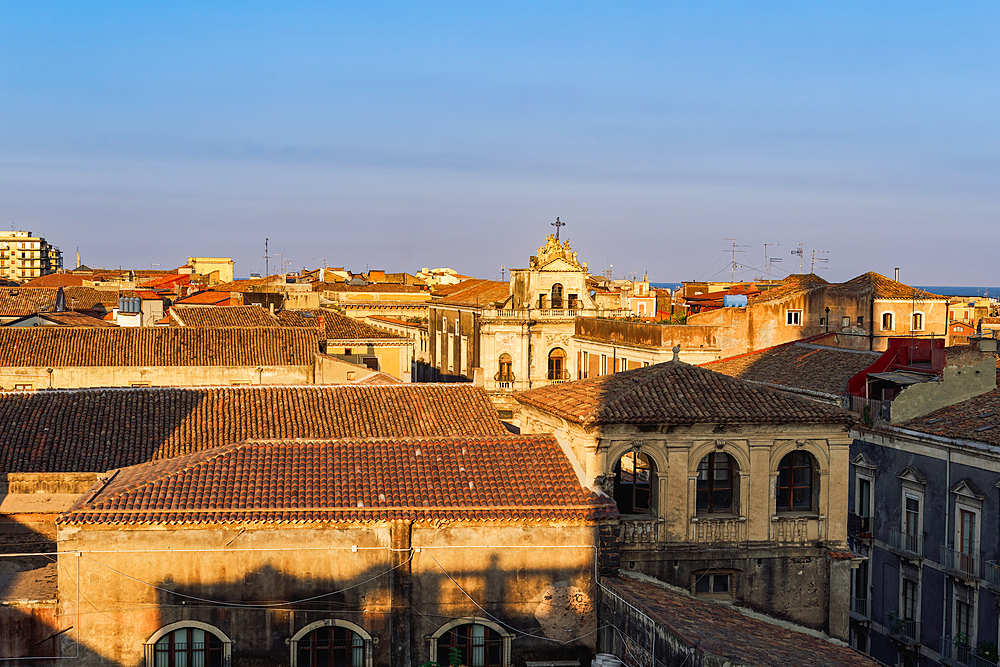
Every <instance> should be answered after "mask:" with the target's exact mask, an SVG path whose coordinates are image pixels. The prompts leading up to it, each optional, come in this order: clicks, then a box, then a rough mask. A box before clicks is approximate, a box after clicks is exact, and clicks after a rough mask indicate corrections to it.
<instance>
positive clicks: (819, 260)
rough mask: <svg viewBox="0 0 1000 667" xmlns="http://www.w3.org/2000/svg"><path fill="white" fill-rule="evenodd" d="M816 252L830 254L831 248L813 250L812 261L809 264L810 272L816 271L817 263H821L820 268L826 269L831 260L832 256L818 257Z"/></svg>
mask: <svg viewBox="0 0 1000 667" xmlns="http://www.w3.org/2000/svg"><path fill="white" fill-rule="evenodd" d="M816 253H820V254H823V253H826V254H828V255H829V254H830V251H829V250H813V251H812V263H811V264H810V265H809V273H816V265H817V264H820V265H821V266H820V267H819V268H820V269H825V268H826V264H827V262H829V261H830V258H828V257H817V256H816Z"/></svg>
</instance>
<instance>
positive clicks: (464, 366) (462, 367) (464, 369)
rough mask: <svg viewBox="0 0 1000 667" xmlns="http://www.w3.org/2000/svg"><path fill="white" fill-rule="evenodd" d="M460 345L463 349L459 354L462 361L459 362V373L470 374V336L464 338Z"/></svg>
mask: <svg viewBox="0 0 1000 667" xmlns="http://www.w3.org/2000/svg"><path fill="white" fill-rule="evenodd" d="M458 344H459V346H460V347H461V349H460V351H459V353H460V355H461V359H460V361H459V368H458V372H459V373H468V370H469V337H468V336H462V339H461V340H460V341H459V343H458Z"/></svg>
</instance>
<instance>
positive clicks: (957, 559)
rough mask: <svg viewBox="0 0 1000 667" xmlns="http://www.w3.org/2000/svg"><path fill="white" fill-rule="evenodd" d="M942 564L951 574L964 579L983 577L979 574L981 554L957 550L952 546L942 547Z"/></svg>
mask: <svg viewBox="0 0 1000 667" xmlns="http://www.w3.org/2000/svg"><path fill="white" fill-rule="evenodd" d="M941 565H942V566H944V569H946V570H947V571H948V573H949V574H953V575H957V576H959V577H962V578H963V579H981V578H982V577H980V575H979V556H978V555H976V554H967V553H965V552H963V551H955V550H954V549H952V548H950V547H941Z"/></svg>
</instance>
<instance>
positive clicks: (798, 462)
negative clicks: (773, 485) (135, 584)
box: [775, 451, 816, 512]
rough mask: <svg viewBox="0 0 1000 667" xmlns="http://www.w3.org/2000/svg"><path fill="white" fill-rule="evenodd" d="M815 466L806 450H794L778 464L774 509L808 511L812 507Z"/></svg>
mask: <svg viewBox="0 0 1000 667" xmlns="http://www.w3.org/2000/svg"><path fill="white" fill-rule="evenodd" d="M815 470H816V466H815V465H814V464H813V457H812V456H811V455H810V454H808V453H807V452H803V451H794V452H792V453H790V454H787V455H785V458H783V459H781V463H779V464H778V486H777V489H776V490H775V495H776V498H775V509H776V510H777V511H778V512H809V511H811V510H813V509H814V502H813V487H814V484H813V476H814V472H815Z"/></svg>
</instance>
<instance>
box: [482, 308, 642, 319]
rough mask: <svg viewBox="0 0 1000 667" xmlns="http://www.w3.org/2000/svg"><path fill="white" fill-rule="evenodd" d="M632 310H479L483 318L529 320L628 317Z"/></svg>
mask: <svg viewBox="0 0 1000 667" xmlns="http://www.w3.org/2000/svg"><path fill="white" fill-rule="evenodd" d="M630 315H632V311H631V310H626V309H621V308H619V309H614V310H605V309H599V308H523V309H517V310H515V309H513V308H504V309H500V308H484V309H483V310H481V311H480V312H479V316H480V318H482V319H489V320H508V321H514V322H527V321H529V320H540V321H546V320H575V319H576V318H577V317H628V316H630Z"/></svg>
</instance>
